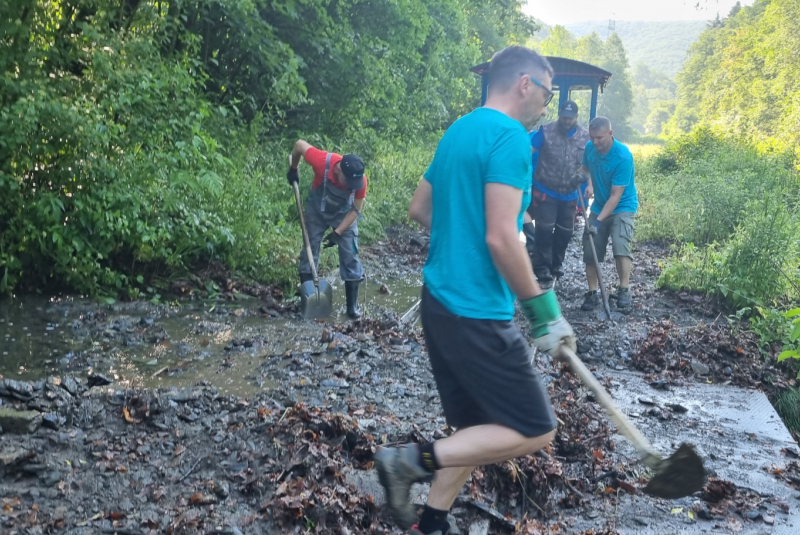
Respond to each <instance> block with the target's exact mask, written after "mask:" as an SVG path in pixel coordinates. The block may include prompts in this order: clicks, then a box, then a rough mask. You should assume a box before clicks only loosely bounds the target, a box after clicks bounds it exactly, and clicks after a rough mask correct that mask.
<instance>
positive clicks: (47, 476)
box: [39, 470, 64, 487]
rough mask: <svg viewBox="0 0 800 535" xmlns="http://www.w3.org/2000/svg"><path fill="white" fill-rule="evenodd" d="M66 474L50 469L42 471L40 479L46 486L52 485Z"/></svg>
mask: <svg viewBox="0 0 800 535" xmlns="http://www.w3.org/2000/svg"><path fill="white" fill-rule="evenodd" d="M63 478H64V476H63V475H62V474H61V472H59V471H58V470H50V471H47V472H42V473H41V474H40V475H39V479H41V481H42V485H44V486H45V487H52V486H53V485H55V484H57V483H58V482H60V481H61V480H62V479H63Z"/></svg>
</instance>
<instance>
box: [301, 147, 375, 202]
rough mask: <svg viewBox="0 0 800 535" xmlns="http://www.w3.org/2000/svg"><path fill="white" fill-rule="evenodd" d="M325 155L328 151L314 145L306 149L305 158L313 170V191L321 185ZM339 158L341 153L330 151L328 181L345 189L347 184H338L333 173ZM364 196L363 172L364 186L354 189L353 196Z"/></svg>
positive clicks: (365, 183) (365, 188)
mask: <svg viewBox="0 0 800 535" xmlns="http://www.w3.org/2000/svg"><path fill="white" fill-rule="evenodd" d="M327 156H328V153H327V152H326V151H324V150H320V149H318V148H315V147H310V148H309V149H308V150H307V151H306V155H305V160H306V162H308V165H310V166H311V169H313V170H314V181H313V182H312V183H311V188H312V189H313V190H315V191H316V189H317V188H318V187H320V186H321V185H322V180H323V175H324V174H325V158H327ZM341 160H342V155H341V154H336V153H335V152H332V153H331V162H330V168H329V169H328V182H329V184H330V185H332V186H335V187H337V188H339V189H343V190H346V189H347V186H346V185H344V184H339V182H338V181H337V180H336V177H335V176H334V174H333V166H334V165H336V164H337V163H339V162H340V161H341ZM366 196H367V175H366V173H365V174H364V187H363V188H361V189H360V190H358V191H356V194H355V198H356V199H364V198H365V197H366Z"/></svg>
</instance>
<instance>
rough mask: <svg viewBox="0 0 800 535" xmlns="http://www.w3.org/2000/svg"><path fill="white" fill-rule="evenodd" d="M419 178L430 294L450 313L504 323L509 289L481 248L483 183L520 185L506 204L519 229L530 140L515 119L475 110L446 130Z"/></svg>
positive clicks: (527, 187) (527, 192)
mask: <svg viewBox="0 0 800 535" xmlns="http://www.w3.org/2000/svg"><path fill="white" fill-rule="evenodd" d="M425 180H427V181H428V182H429V183H430V184H431V190H432V196H433V198H432V217H431V240H430V249H429V251H428V260H427V262H426V263H425V268H424V269H423V270H422V276H423V280H424V282H425V286H426V287H427V288H428V291H430V293H431V295H433V297H435V298H436V300H437V301H439V302H440V303H442V304H443V305H444V307H445V308H446V309H447V310H449V311H450V312H451V313H452V314H455V315H458V316H463V317H467V318H474V319H491V320H510V319H511V318H512V317H513V316H514V299H515V297H514V294H513V293H512V292H511V290H510V289H509V287H508V284H506V281H505V280H504V279H503V277H502V275H500V272H499V271H497V268H496V267H495V265H494V262H493V260H492V256H491V254H490V253H489V247H488V246H487V245H486V216H485V212H484V210H485V192H484V189H485V187H486V184H489V183H493V182H494V183H498V184H506V185H509V186H512V187H514V188H517V189H519V190H521V192H522V200H521V203H520V205H519V206H509V207H508V209H509V210H514V212H515V214H516V216H517V230H518V231H520V230H522V214H523V212H524V210H525V208H527V206H528V205H529V204H530V201H531V143H530V139H529V138H528V133H527V132H526V131H525V127H523V126H522V124H521V123H520V122H519V121H517V120H515V119H512V118H511V117H509V116H507V115H505V114H504V113H501V112H499V111H497V110H493V109H490V108H478V109H476V110H474V111H473V112H471V113H469V114H467V115H465V116H464V117H462V118H460V119H459V120H458V121H456V122H455V123H453V124H452V125H451V126H450V128H448V129H447V132H445V134H444V136H443V137H442V139H441V141H439V146H438V147H437V148H436V153H435V154H434V156H433V161H432V162H431V165H430V167H428V170H427V171H425Z"/></svg>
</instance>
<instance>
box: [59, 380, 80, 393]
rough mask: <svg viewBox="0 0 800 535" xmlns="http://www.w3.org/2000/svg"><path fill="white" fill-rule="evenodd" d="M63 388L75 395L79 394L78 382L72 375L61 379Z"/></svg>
mask: <svg viewBox="0 0 800 535" xmlns="http://www.w3.org/2000/svg"><path fill="white" fill-rule="evenodd" d="M61 388H63V389H64V390H66V391H67V392H69V393H70V394H71V395H73V396H77V395H78V382H77V381H75V379H73V378H72V377H69V376H67V377H64V379H63V380H62V381H61Z"/></svg>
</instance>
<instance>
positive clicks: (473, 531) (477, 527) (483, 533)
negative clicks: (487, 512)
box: [469, 518, 489, 535]
mask: <svg viewBox="0 0 800 535" xmlns="http://www.w3.org/2000/svg"><path fill="white" fill-rule="evenodd" d="M487 533H489V520H488V519H486V518H484V519H481V520H478V521H477V522H473V524H472V525H471V526H470V527H469V535H487Z"/></svg>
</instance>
